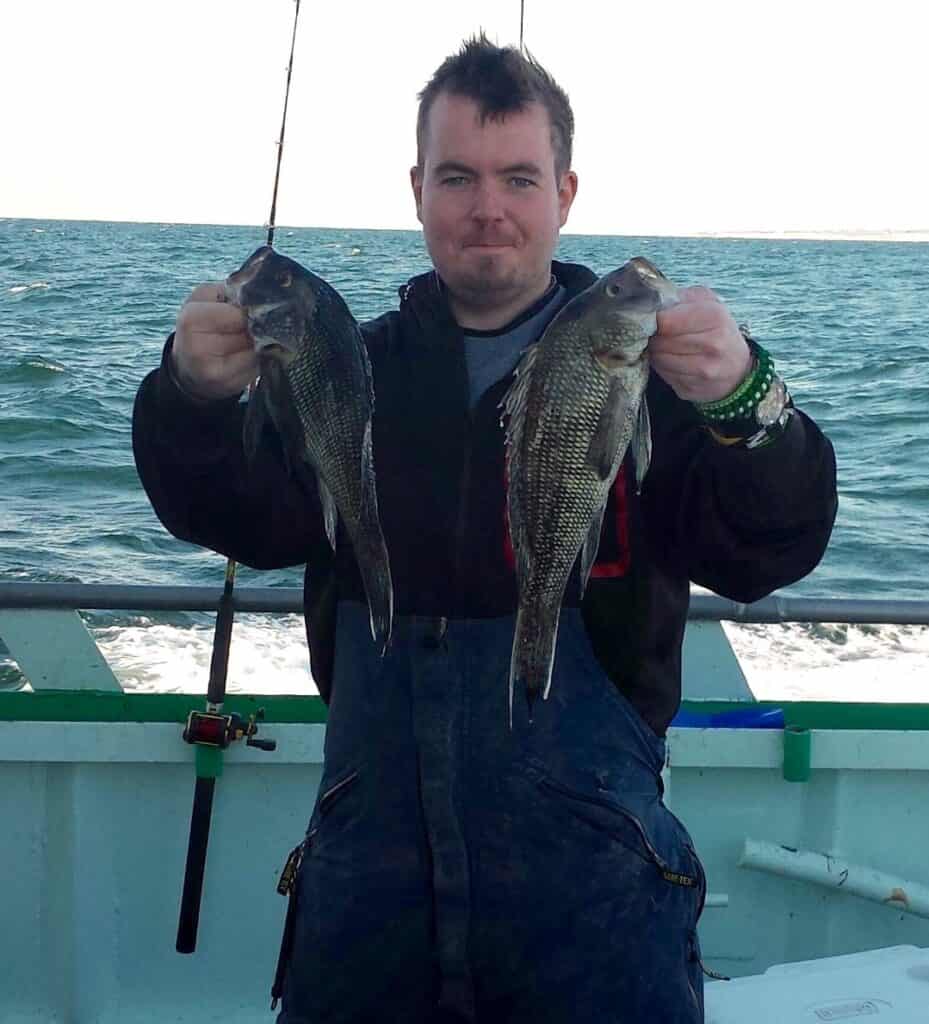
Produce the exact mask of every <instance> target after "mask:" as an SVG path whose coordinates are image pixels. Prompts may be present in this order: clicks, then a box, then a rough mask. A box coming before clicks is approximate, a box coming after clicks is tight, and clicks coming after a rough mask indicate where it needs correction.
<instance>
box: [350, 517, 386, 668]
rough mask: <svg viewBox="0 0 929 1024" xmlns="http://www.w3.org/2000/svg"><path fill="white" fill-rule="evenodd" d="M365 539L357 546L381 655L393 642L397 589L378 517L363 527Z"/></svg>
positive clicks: (372, 625)
mask: <svg viewBox="0 0 929 1024" xmlns="http://www.w3.org/2000/svg"><path fill="white" fill-rule="evenodd" d="M361 533H362V535H363V537H364V541H363V542H362V544H361V545H359V546H358V547H357V550H358V553H359V556H360V557H359V558H358V568H359V570H360V572H361V582H362V584H363V585H364V589H365V595H366V597H367V598H368V610H369V612H370V616H371V635H372V636H373V637H374V642H375V643H376V644H377V645H378V648H379V649H380V652H381V654H384V652H385V651H386V650H387V647H388V646H389V644H390V635H391V632H392V628H393V617H394V590H393V582H392V580H391V576H390V560H389V558H388V555H387V545H386V544H385V543H384V536H383V534H382V533H381V527H380V523H378V521H377V520H376V519H375V521H374V522H373V523H371V524H366V525H363V526H362V530H361Z"/></svg>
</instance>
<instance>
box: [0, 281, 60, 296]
mask: <svg viewBox="0 0 929 1024" xmlns="http://www.w3.org/2000/svg"><path fill="white" fill-rule="evenodd" d="M50 287H51V285H50V284H49V283H48V281H33V282H32V284H15V285H13V287H12V288H8V289H7V291H8V293H9V294H10V295H21V294H22V293H23V292H31V291H37V290H41V289H47V288H50Z"/></svg>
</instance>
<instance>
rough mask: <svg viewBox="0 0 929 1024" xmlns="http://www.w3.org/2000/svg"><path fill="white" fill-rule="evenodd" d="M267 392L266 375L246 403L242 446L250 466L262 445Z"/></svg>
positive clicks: (266, 414) (266, 415)
mask: <svg viewBox="0 0 929 1024" xmlns="http://www.w3.org/2000/svg"><path fill="white" fill-rule="evenodd" d="M267 393H268V385H267V382H266V381H265V378H264V377H261V378H260V379H259V381H258V386H257V387H256V388H255V390H254V391H253V392H252V394H251V396H250V397H249V400H248V402H247V403H246V404H245V419H244V421H243V423H242V448H243V450H244V451H245V461H246V463H247V464H248V465H249V466H251V465H252V463H253V462H254V461H255V456H256V455H257V454H258V449H259V447H260V445H261V434H262V431H263V430H264V426H265V422H266V420H267V419H268V406H267Z"/></svg>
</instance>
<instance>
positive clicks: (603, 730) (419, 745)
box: [134, 37, 836, 1024]
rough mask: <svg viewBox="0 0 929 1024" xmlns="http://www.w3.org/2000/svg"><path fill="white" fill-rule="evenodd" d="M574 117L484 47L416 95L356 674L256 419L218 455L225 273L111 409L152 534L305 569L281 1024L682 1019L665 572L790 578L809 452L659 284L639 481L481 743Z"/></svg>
mask: <svg viewBox="0 0 929 1024" xmlns="http://www.w3.org/2000/svg"><path fill="white" fill-rule="evenodd" d="M572 130H573V120H572V115H571V110H570V106H569V105H568V101H567V97H566V96H565V94H564V93H563V92H562V90H561V89H560V88H559V87H558V86H557V85H556V84H555V82H554V81H553V80H552V79H551V78H550V77H549V76H548V74H547V73H546V72H545V71H543V70H542V69H541V68H540V67H539V66H538V65H537V64H535V63H533V62H531V61H528V60H526V59H524V58H523V57H522V56H520V55H519V53H518V52H517V51H515V50H513V49H498V48H497V47H495V46H493V45H491V44H490V43H489V42H488V41H487V40H486V39H485V38H483V37H481V38H478V39H475V40H472V41H470V42H468V43H467V44H466V45H465V46H464V47H463V48H462V50H461V52H460V53H459V54H457V55H455V56H453V57H450V58H449V59H448V60H446V61H445V62H444V63H443V65H442V66H441V67H440V68H439V69H438V71H437V72H436V74H435V76H434V77H433V79H432V80H431V82H430V83H429V84H428V85H427V87H426V89H425V90H424V92H423V93H422V95H421V107H420V115H419V123H418V130H417V136H418V138H417V142H418V159H417V164H416V166H415V167H414V168H413V169H412V171H411V181H412V187H413V193H414V196H415V200H416V208H417V213H418V216H419V219H420V220H421V222H422V224H423V231H424V234H425V239H426V243H427V246H428V248H429V253H430V256H431V257H432V261H433V263H434V266H435V272H433V273H428V274H424V275H422V276H421V277H417V278H414V279H413V280H412V281H411V282H410V283H409V284H408V285H406V286H405V287H404V288H403V289H402V290H401V304H400V308H399V310H398V311H395V312H390V313H387V314H385V315H384V316H382V317H380V318H379V319H377V320H375V321H373V322H372V323H370V324H367V325H365V327H364V335H365V339H366V343H367V344H368V347H369V352H370V355H371V360H372V366H373V372H374V381H375V393H376V403H375V419H374V451H375V464H376V473H377V486H378V499H379V506H380V510H381V519H382V524H383V528H384V533H385V537H386V540H387V546H388V549H389V552H390V559H391V568H392V573H393V579H394V587H395V608H396V618H395V623H394V635H393V640H392V644H391V646H390V648H389V650H388V651H387V653H386V654H385V655H384V656H383V657H381V656H379V654H378V652H377V650H376V649H375V645H374V644H373V643H372V641H371V638H370V634H369V632H368V614H367V609H366V606H365V598H364V591H363V589H362V587H361V582H360V578H359V575H358V571H357V566H356V565H355V563H354V559H353V555H352V552H351V548H350V545H348V544H340V545H339V547H338V550H337V552H336V553H335V555H331V554H330V550H329V548H328V544H327V541H326V539H325V535H324V531H323V527H322V521H321V516H320V511H319V507H318V502H317V501H316V497H315V495H313V494H310V493H308V492H307V491H305V490H303V489H302V488H301V486H300V485H299V484H298V483H297V482H296V481H294V480H293V479H291V478H290V477H289V476H287V474H286V473H285V470H284V467H283V464H282V460H281V458H280V453H279V447H278V446H277V444H276V440H275V438H274V436H273V435H271V434H270V433H269V434H268V435H266V436H265V438H264V450H263V452H262V454H261V457H260V458H259V459H257V460H256V462H255V464H254V465H249V466H246V463H245V460H244V457H243V453H242V447H241V441H240V438H241V415H242V411H241V406H240V405H239V403H238V402H237V396H238V394H239V393H240V392H241V390H242V389H243V388H244V387H245V386H246V385H247V384H248V383H249V381H250V380H251V379H252V378H253V377H254V375H255V372H256V362H255V356H254V353H253V350H252V345H251V342H250V340H249V338H248V335H247V333H246V329H245V321H244V317H243V315H242V312H241V310H239V309H236V308H234V307H233V306H231V305H229V304H224V303H223V302H222V287H221V286H219V285H216V284H207V285H203V286H201V287H200V288H198V289H196V290H195V291H194V293H193V295H192V296H191V298H190V300H189V301H188V302H187V303H186V304H185V306H184V307H183V308H182V310H181V312H180V314H179V316H178V321H177V329H176V332H175V334H174V335H173V336H172V339H169V343H168V345H167V346H166V349H165V354H164V358H163V362H162V366H161V368H160V370H158V371H156V372H155V373H153V374H151V375H149V377H147V378H146V380H145V382H144V383H143V385H142V387H141V389H140V392H139V396H138V400H137V405H136V414H135V423H134V438H135V447H136V459H137V464H138V467H139V471H140V474H141V477H142V480H143V483H144V484H145V487H146V489H147V491H148V493H149V495H150V497H151V499H152V502H153V504H154V507H155V509H156V511H157V512H158V514H159V516H160V517H161V519H162V520H163V522H164V523H165V525H166V526H167V527H168V529H170V530H171V531H172V532H173V533H175V534H176V535H177V536H179V537H182V538H185V539H187V540H192V541H194V542H197V543H200V544H204V545H206V546H208V547H211V548H213V549H215V550H217V551H219V552H222V553H223V554H226V555H229V556H231V557H233V558H235V559H236V560H238V561H241V562H244V563H246V564H249V565H253V566H257V567H267V568H271V567H277V566H283V565H292V564H300V563H302V562H306V564H307V569H306V587H305V600H306V616H307V632H308V638H309V642H310V650H311V658H312V667H313V674H314V677H315V679H316V681H317V684H318V685H319V688H320V691H321V693H322V694H323V696H324V698H325V699H326V700H327V701H328V704H329V718H328V727H327V738H326V761H325V768H324V777H323V782H322V785H321V787H320V792H319V797H318V798H317V803H316V807H315V808H314V811H313V815H312V818H311V821H310V824H309V828H308V831H307V836H306V839H305V840H304V842H303V843H301V845H300V847H299V848H298V850H297V851H295V854H296V856H295V857H294V860H293V862H292V863H293V864H294V865H295V866H297V865H298V870H297V878H296V883H295V886H294V888H293V892H292V898H291V912H290V914H289V915H288V927H287V929H286V933H285V939H284V943H283V949H282V955H281V963H280V967H279V972H278V978H277V979H276V989H279V990H282V993H283V1012H282V1014H281V1016H280V1018H279V1021H280V1022H283V1024H308V1022H310V1021H313V1022H314V1024H322V1022H332V1021H340V1022H343V1021H344V1022H347V1021H351V1022H363V1021H375V1020H377V1021H391V1022H393V1024H399V1022H414V1021H415V1022H420V1021H423V1022H439V1021H459V1020H460V1021H477V1022H482V1024H489V1022H493V1024H496V1022H509V1024H528V1022H529V1021H532V1022H534V1024H543V1022H549V1024H569V1022H572V1024H573V1022H578V1024H580V1022H584V1024H590V1022H614V1021H615V1022H620V1021H622V1022H625V1024H637V1022H646V1021H648V1022H661V1024H694V1022H698V1021H701V1020H702V1019H703V1008H702V973H701V963H700V958H699V947H698V943H697V936H696V925H697V919H698V917H699V914H700V911H701V909H702V901H703V896H704V893H705V882H704V878H703V872H702V869H701V867H700V863H699V860H698V858H697V855H696V853H695V852H694V849H693V846H692V844H691V841H690V838H689V836H688V835H687V832H686V831H685V829H684V828H683V826H682V825H681V824H680V822H678V821H677V819H676V818H674V816H673V815H672V814H671V813H670V812H669V811H668V810H667V809H666V808H665V806H664V804H663V803H662V801H661V780H660V772H661V768H662V763H663V757H664V741H663V739H662V737H663V736H664V733H665V731H666V729H667V726H668V723H669V722H670V721H671V719H672V718H673V716H674V714H675V713H676V711H677V708H678V706H679V703H680V660H681V643H682V637H683V631H684V625H685V619H686V613H687V604H688V594H689V585H690V582H691V581H694V582H697V583H700V584H702V585H704V586H707V587H710V588H711V589H713V590H716V591H718V592H719V593H721V594H724V595H727V596H729V597H732V598H735V599H737V600H740V601H751V600H755V599H757V598H759V597H761V596H763V595H764V594H766V593H768V592H770V591H771V590H773V589H775V588H776V587H779V586H782V585H784V584H787V583H790V582H792V581H794V580H796V579H798V578H800V577H801V576H803V575H805V574H806V573H808V572H809V571H810V570H811V569H812V568H813V567H814V566H815V565H816V564H817V562H818V561H819V559H820V558H821V556H822V553H823V551H824V549H825V545H826V542H827V540H828V537H829V534H830V531H831V527H832V523H833V519H834V516H835V511H836V496H835V464H834V458H833V454H832V449H831V446H830V444H829V442H828V441H827V440H826V439H825V438H824V437H823V436H822V434H821V433H820V432H819V430H818V429H817V428H816V426H815V425H814V424H813V423H812V422H811V421H810V420H809V419H808V418H807V417H805V416H804V415H803V414H802V413H800V412H799V411H795V410H793V409H792V408H791V406H790V404H789V400H788V399H787V396H786V394H785V393H784V392H783V390H782V388H781V386H780V383H779V381H778V379H777V378H776V377H774V376H773V370H771V372H768V370H770V369H771V368H770V366H769V363H770V360H769V357H767V355H766V354H765V353H764V352H763V350H761V349H760V348H759V347H758V346H757V345H755V343H754V342H752V343H751V345H750V344H749V343H748V342H747V341H746V339H745V337H743V335H742V334H741V333H740V332H739V329H738V328H737V326H736V324H735V323H734V321H733V319H732V316H731V315H730V313H729V312H728V310H727V309H726V307H725V305H724V304H723V303H721V302H720V301H719V300H718V298H717V297H716V296H715V295H714V294H713V293H712V292H710V291H709V290H707V289H705V288H691V289H687V290H685V292H684V301H683V302H682V303H681V304H680V305H679V306H677V307H674V308H672V309H670V310H668V311H666V312H664V313H662V314H660V315H659V331H658V333H657V334H656V336H655V337H654V338H653V339H652V340H651V342H650V346H649V349H650V356H651V365H652V368H653V370H654V371H655V372H654V373H653V374H652V376H651V380H650V383H649V388H648V402H649V406H650V410H651V420H652V425H653V456H652V462H651V466H650V468H649V471H648V474H647V476H646V478H645V482H644V485H643V487H642V491H641V494H640V495H637V494H636V493H635V488H634V486H631V485H630V481H633V480H634V479H635V476H634V468H633V466H632V457H631V456H627V465H625V466H624V467H623V469H622V471H621V472H620V475H619V477H618V478H617V482H616V485H615V486H614V488H613V491H612V493H611V496H610V500H609V505H608V508H607V514H606V516H605V517H604V528H603V533H602V536H601V543H600V550H599V552H598V557H597V562H596V564H595V566H594V569H593V572H592V575H591V580H590V583H589V585H588V587H587V590H586V593H585V595H584V598H583V600H582V601H581V600H580V598H579V593H580V590H579V587H578V581H577V572H576V570H575V578H574V579H573V581H572V583H571V584H570V585H569V588H568V592H567V594H566V596H565V607H564V609H563V612H562V617H561V624H560V629H559V634H558V645H557V651H556V659H555V666H554V676H553V678H554V685H553V687H552V691H551V696H550V698H549V699H548V700H547V701H544V702H539V703H538V704H537V705H536V707H535V709H534V713H533V720H532V721H531V722H530V721H529V719H528V713H527V709H526V707H525V703H524V702H521V701H518V702H516V705H515V706H514V719H513V724H512V729H510V727H509V726H508V714H507V692H506V690H507V687H506V680H507V675H508V666H509V659H510V647H511V643H512V637H513V621H514V610H515V607H516V590H515V581H514V574H513V567H512V553H511V549H510V548H509V542H508V537H507V530H506V517H505V511H504V510H505V484H504V470H503V435H502V430H501V428H500V424H499V403H500V400H501V398H502V397H503V395H504V394H505V392H506V390H507V387H508V384H509V382H510V381H511V379H512V370H513V367H514V365H515V363H516V361H517V359H518V356H519V353H520V351H521V350H522V349H523V348H524V347H525V346H526V345H527V344H530V343H531V342H533V341H535V340H536V339H537V338H538V337H539V335H540V334H541V332H542V330H543V329H544V327H545V325H546V324H547V323H548V321H549V320H550V319H551V317H552V316H553V315H554V314H555V312H556V311H557V310H558V309H559V308H560V307H561V306H562V305H563V304H564V302H565V301H567V299H569V298H570V297H571V296H573V295H575V294H577V293H578V292H580V291H582V290H583V289H584V288H586V287H587V286H588V285H589V284H591V283H592V282H593V281H594V280H595V277H594V275H593V274H592V273H591V272H590V271H589V270H587V269H586V268H583V267H579V266H572V265H567V264H562V263H553V262H552V255H553V253H554V250H555V246H556V244H557V239H558V232H559V229H560V228H561V226H562V225H563V224H564V223H565V221H566V220H567V217H568V213H569V210H570V208H571V203H572V201H573V199H574V195H575V192H576V190H577V177H576V175H575V174H574V172H573V171H572V170H571V169H570V166H571V164H570V161H571V136H572ZM630 255H632V254H630ZM747 381H748V382H750V383H752V388H751V389H748V388H747V386H746V382H747ZM756 385H757V387H756ZM733 393H735V394H736V395H739V396H741V397H739V398H737V399H733V400H732V401H734V402H736V403H737V405H736V406H733V405H732V403H731V402H730V400H729V396H731V395H732V394H733ZM756 394H757V395H762V396H763V398H764V401H763V402H762V401H761V400H760V399H758V398H755V397H752V396H753V395H756ZM746 395H747V396H748V397H747V398H746V397H745V396H746ZM760 408H761V409H762V412H761V413H760V412H759V409H760ZM733 409H736V411H737V412H738V415H737V416H736V415H735V414H734V413H733V411H732V410H733Z"/></svg>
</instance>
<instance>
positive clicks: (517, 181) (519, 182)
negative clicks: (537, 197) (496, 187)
mask: <svg viewBox="0 0 929 1024" xmlns="http://www.w3.org/2000/svg"><path fill="white" fill-rule="evenodd" d="M510 183H511V184H513V185H515V186H516V187H517V188H532V187H533V186H534V185H535V182H534V181H533V180H532V178H520V177H514V178H510Z"/></svg>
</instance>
